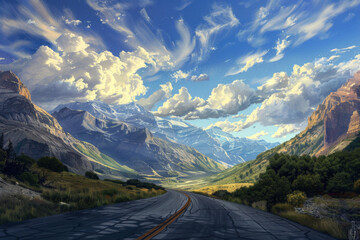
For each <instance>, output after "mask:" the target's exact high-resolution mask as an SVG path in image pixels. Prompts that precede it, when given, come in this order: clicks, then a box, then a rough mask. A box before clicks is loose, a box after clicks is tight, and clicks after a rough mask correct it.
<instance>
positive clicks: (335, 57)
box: [328, 55, 340, 61]
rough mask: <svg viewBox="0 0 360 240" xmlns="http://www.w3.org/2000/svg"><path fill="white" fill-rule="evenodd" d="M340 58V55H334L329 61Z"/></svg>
mask: <svg viewBox="0 0 360 240" xmlns="http://www.w3.org/2000/svg"><path fill="white" fill-rule="evenodd" d="M339 57H340V55H332V56H331V57H329V58H328V61H332V60H335V59H337V58H339Z"/></svg>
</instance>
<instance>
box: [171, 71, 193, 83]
mask: <svg viewBox="0 0 360 240" xmlns="http://www.w3.org/2000/svg"><path fill="white" fill-rule="evenodd" d="M171 77H172V78H173V79H175V82H178V81H180V80H182V79H187V78H188V77H189V73H185V72H183V71H181V70H178V71H176V72H174V73H173V74H171Z"/></svg>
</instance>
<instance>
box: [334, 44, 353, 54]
mask: <svg viewBox="0 0 360 240" xmlns="http://www.w3.org/2000/svg"><path fill="white" fill-rule="evenodd" d="M356 47H357V46H355V45H352V46H349V47H344V48H334V49H331V50H330V52H335V53H344V52H347V51H349V50H352V49H354V48H356Z"/></svg>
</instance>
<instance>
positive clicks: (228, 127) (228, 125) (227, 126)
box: [205, 120, 243, 132]
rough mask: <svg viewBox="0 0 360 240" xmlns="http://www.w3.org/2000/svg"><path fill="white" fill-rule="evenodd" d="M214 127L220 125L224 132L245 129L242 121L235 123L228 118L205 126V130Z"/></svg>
mask: <svg viewBox="0 0 360 240" xmlns="http://www.w3.org/2000/svg"><path fill="white" fill-rule="evenodd" d="M213 127H219V128H221V129H222V130H223V131H224V132H238V131H241V130H242V129H243V123H242V121H238V122H233V123H232V122H230V121H228V120H225V121H218V122H216V123H213V124H210V125H209V126H208V127H207V128H205V130H207V129H210V128H213Z"/></svg>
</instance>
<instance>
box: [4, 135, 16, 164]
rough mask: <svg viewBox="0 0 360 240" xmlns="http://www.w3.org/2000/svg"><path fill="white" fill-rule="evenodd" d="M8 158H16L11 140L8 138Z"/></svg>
mask: <svg viewBox="0 0 360 240" xmlns="http://www.w3.org/2000/svg"><path fill="white" fill-rule="evenodd" d="M6 153H7V157H8V159H11V160H14V159H15V158H16V153H15V150H14V147H13V144H12V142H11V141H10V140H9V145H8V148H7V149H6Z"/></svg>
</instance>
